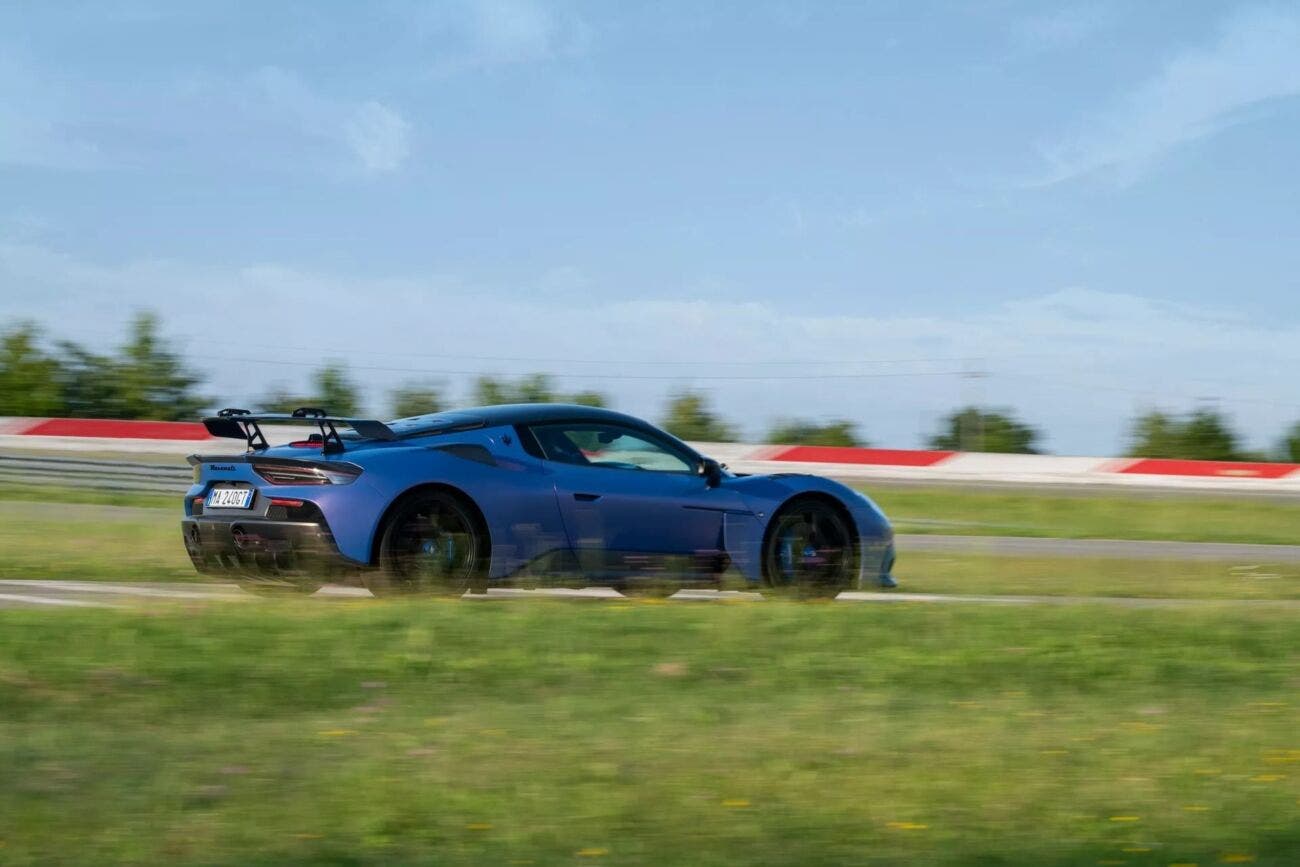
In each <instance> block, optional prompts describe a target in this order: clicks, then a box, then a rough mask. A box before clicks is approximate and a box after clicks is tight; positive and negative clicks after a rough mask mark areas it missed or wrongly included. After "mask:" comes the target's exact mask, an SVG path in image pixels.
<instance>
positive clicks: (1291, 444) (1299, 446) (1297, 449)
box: [1282, 421, 1300, 464]
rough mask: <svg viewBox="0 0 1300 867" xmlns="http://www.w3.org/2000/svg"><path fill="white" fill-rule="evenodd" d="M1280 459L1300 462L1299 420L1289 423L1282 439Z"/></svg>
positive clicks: (1295, 462) (1294, 462)
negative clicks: (1289, 426) (1289, 425)
mask: <svg viewBox="0 0 1300 867" xmlns="http://www.w3.org/2000/svg"><path fill="white" fill-rule="evenodd" d="M1282 459H1283V460H1285V461H1290V462H1291V463H1293V464H1300V421H1298V422H1296V423H1295V424H1293V425H1291V428H1290V429H1289V430H1288V431H1287V432H1286V434H1285V436H1284V437H1283V439H1282Z"/></svg>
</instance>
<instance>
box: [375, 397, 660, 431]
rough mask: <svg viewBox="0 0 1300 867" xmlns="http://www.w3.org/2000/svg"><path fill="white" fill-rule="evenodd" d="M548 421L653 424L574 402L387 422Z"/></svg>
mask: <svg viewBox="0 0 1300 867" xmlns="http://www.w3.org/2000/svg"><path fill="white" fill-rule="evenodd" d="M547 421H584V422H615V423H618V424H625V425H631V426H633V427H640V428H647V427H649V428H652V429H653V425H650V424H649V423H647V422H645V421H643V420H642V419H639V418H637V417H635V416H631V415H627V414H626V413H621V412H615V411H614V410H612V409H604V408H603V407H597V406H582V405H580V404H573V403H506V404H497V405H495V406H476V407H470V408H468V409H455V410H449V411H447V412H436V413H430V414H429V415H422V416H415V417H413V418H406V419H398V420H396V421H394V422H390V423H389V424H390V426H392V427H393V429H394V430H398V431H399V432H402V431H401V429H405V430H406V432H414V431H416V430H439V429H446V428H448V427H494V426H497V425H503V424H538V423H540V422H547Z"/></svg>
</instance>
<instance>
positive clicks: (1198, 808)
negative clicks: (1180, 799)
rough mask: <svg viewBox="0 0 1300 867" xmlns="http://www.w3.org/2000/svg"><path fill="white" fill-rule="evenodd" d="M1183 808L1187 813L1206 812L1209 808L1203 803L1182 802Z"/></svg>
mask: <svg viewBox="0 0 1300 867" xmlns="http://www.w3.org/2000/svg"><path fill="white" fill-rule="evenodd" d="M1183 809H1184V810H1186V811H1187V812H1189V813H1208V812H1209V810H1210V808H1209V807H1207V806H1205V805H1204V804H1184V805H1183Z"/></svg>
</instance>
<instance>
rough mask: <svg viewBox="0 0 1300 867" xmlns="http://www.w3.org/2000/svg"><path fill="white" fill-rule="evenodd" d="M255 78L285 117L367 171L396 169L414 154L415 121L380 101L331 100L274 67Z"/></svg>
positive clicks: (299, 128)
mask: <svg viewBox="0 0 1300 867" xmlns="http://www.w3.org/2000/svg"><path fill="white" fill-rule="evenodd" d="M254 82H255V84H256V87H257V88H258V89H259V90H260V92H261V94H262V95H263V96H264V97H265V99H267V100H268V101H269V103H270V105H271V106H272V107H273V108H275V109H276V110H277V117H278V119H279V120H280V121H281V122H283V121H286V120H287V121H288V122H289V123H290V125H291V126H293V127H295V128H296V129H297V130H298V131H299V132H300V133H302V134H303V135H305V136H307V137H309V138H312V139H315V140H317V141H321V142H326V143H328V144H330V145H333V146H336V147H341V148H343V149H344V150H345V151H346V152H347V153H349V155H350V156H351V157H352V158H353V159H354V160H355V161H356V162H357V163H358V164H359V165H360V167H361V168H363V169H364V170H366V171H368V172H374V173H382V172H392V171H396V170H398V169H400V168H401V167H402V165H403V164H404V163H405V162H406V160H407V158H408V157H409V156H410V153H411V145H410V133H411V125H410V124H409V123H408V122H407V121H406V119H405V118H403V117H402V115H401V114H399V113H398V112H397V111H395V110H394V109H393V108H391V107H389V106H387V105H385V104H383V103H381V102H377V101H375V100H367V101H365V102H361V103H349V102H346V101H344V100H336V99H330V98H328V97H326V96H324V95H322V94H320V93H318V92H317V91H315V90H313V89H312V88H310V87H308V86H307V84H306V83H305V82H304V81H303V80H302V79H301V78H300V77H299V76H297V75H295V74H293V73H292V72H289V71H287V70H284V69H281V68H279V67H274V66H270V67H264V68H263V69H261V70H259V71H258V72H257V74H256V75H255V76H254Z"/></svg>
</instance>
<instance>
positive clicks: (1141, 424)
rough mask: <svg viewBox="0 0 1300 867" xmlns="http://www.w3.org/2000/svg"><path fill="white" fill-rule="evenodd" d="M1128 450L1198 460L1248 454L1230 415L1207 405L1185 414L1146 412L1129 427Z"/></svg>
mask: <svg viewBox="0 0 1300 867" xmlns="http://www.w3.org/2000/svg"><path fill="white" fill-rule="evenodd" d="M1129 454H1130V455H1133V456H1135V457H1144V458H1180V459H1183V460H1199V461H1239V460H1243V459H1244V458H1246V457H1249V455H1247V454H1246V453H1245V452H1243V450H1242V448H1241V446H1240V443H1239V441H1238V438H1237V434H1236V433H1235V432H1234V431H1233V430H1232V428H1231V427H1230V426H1229V424H1228V421H1227V419H1226V418H1224V416H1223V415H1222V414H1221V413H1219V412H1218V411H1216V410H1212V409H1206V408H1202V409H1198V410H1195V411H1194V412H1192V413H1189V414H1188V415H1186V416H1183V417H1179V416H1174V415H1168V414H1166V413H1163V412H1160V411H1158V410H1152V411H1151V412H1147V413H1143V414H1142V415H1140V416H1138V417H1137V419H1135V420H1134V422H1133V425H1132V428H1131V430H1130V433H1129Z"/></svg>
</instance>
